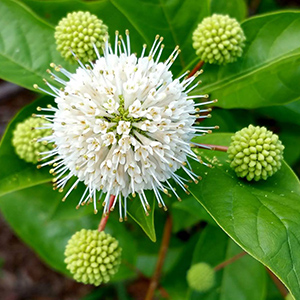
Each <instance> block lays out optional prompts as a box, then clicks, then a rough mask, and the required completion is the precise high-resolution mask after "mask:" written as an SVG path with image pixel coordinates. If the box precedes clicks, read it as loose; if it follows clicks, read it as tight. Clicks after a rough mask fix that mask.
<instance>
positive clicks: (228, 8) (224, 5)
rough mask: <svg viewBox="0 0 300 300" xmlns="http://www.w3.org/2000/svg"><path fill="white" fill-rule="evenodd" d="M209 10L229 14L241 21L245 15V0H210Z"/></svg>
mask: <svg viewBox="0 0 300 300" xmlns="http://www.w3.org/2000/svg"><path fill="white" fill-rule="evenodd" d="M210 10H211V12H212V13H217V14H223V15H226V14H227V15H229V16H230V17H231V18H235V19H237V20H238V21H242V20H244V19H245V18H246V15H247V5H246V2H245V0H233V1H220V0H211V1H210Z"/></svg>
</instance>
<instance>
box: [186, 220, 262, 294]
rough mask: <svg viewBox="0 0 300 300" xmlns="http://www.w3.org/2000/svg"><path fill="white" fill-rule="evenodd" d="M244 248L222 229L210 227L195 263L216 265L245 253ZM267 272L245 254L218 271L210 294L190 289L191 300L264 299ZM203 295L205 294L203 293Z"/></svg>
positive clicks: (200, 240) (203, 236) (197, 246)
mask: <svg viewBox="0 0 300 300" xmlns="http://www.w3.org/2000/svg"><path fill="white" fill-rule="evenodd" d="M241 251H242V249H241V248H240V247H239V246H238V245H236V244H235V243H234V242H233V241H232V240H230V239H229V238H228V237H227V236H226V234H224V232H222V231H221V230H220V229H219V228H217V227H213V226H208V227H206V228H205V230H204V231H203V233H202V235H201V236H200V239H199V241H198V243H197V245H196V247H195V250H194V254H193V261H192V264H196V263H198V262H206V263H208V264H210V265H211V266H212V267H215V266H217V265H218V264H220V263H222V262H224V261H226V260H228V259H230V258H232V257H234V256H235V255H237V254H239V253H241ZM266 275H267V274H266V271H265V269H264V267H263V266H262V265H261V264H260V263H259V262H258V261H256V260H255V259H253V258H252V257H250V256H248V255H247V256H243V257H241V258H239V259H238V260H236V261H235V262H233V263H232V264H230V265H228V266H226V267H225V268H224V269H223V270H220V271H217V273H216V285H215V286H214V288H213V289H212V290H210V291H208V292H206V293H203V294H200V293H197V292H193V291H189V292H190V293H191V294H190V297H189V299H190V300H193V299H194V300H196V299H203V300H208V299H210V300H217V299H218V300H232V299H239V300H253V299H255V300H264V299H265V290H266V283H267V281H266V279H267V277H266ZM200 295H201V296H200Z"/></svg>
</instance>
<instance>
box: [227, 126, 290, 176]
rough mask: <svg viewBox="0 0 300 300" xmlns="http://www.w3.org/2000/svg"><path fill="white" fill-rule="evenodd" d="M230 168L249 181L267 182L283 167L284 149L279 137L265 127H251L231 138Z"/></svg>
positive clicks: (229, 150) (229, 151) (229, 149)
mask: <svg viewBox="0 0 300 300" xmlns="http://www.w3.org/2000/svg"><path fill="white" fill-rule="evenodd" d="M231 140H232V142H231V144H230V146H229V148H228V157H229V159H230V160H231V163H230V166H231V167H232V168H233V169H234V170H235V172H236V174H237V176H239V177H246V178H247V180H249V181H250V180H253V179H254V180H255V181H258V180H260V179H264V180H266V179H267V178H268V177H269V176H272V175H273V174H274V173H275V172H277V171H278V170H279V169H280V167H281V161H282V159H283V149H284V146H283V145H282V143H281V141H280V140H279V138H278V136H277V135H276V134H274V133H273V132H272V131H269V130H267V129H266V128H265V127H259V126H256V127H255V126H253V125H249V127H246V128H243V129H242V130H240V131H238V132H236V133H235V134H234V135H233V136H232V137H231Z"/></svg>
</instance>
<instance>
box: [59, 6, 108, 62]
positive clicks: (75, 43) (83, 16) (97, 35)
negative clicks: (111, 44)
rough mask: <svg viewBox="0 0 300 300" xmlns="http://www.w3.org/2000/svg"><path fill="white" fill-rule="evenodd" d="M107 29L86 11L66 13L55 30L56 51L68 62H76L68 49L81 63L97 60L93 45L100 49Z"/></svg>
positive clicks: (100, 21)
mask: <svg viewBox="0 0 300 300" xmlns="http://www.w3.org/2000/svg"><path fill="white" fill-rule="evenodd" d="M107 29H108V28H107V26H106V25H105V24H103V21H102V20H100V19H98V18H97V17H96V16H95V15H92V14H90V12H88V11H86V12H83V11H78V12H73V13H68V14H67V16H66V17H65V18H63V19H61V20H60V21H59V23H58V25H57V26H56V28H55V34H54V37H55V40H56V44H57V50H58V51H59V52H60V53H61V55H62V56H63V57H64V58H66V59H67V60H69V61H70V62H75V61H76V59H75V57H74V56H73V54H72V53H71V51H70V49H71V50H72V51H73V52H74V53H75V54H76V56H77V57H78V58H79V59H80V61H81V62H83V63H86V62H89V61H93V60H95V59H96V58H97V55H96V52H95V50H94V47H93V44H94V45H95V46H96V47H97V48H98V49H99V50H100V49H101V48H102V46H103V45H104V37H105V36H106V35H107V34H108V31H107Z"/></svg>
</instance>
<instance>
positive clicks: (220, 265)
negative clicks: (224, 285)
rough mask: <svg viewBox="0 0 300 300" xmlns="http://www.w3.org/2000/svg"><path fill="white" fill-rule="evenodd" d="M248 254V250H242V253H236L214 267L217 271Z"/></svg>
mask: <svg viewBox="0 0 300 300" xmlns="http://www.w3.org/2000/svg"><path fill="white" fill-rule="evenodd" d="M246 254H247V252H246V251H243V252H241V253H239V254H237V255H235V256H233V257H231V258H229V259H228V260H225V261H223V262H222V263H220V264H219V265H217V266H216V267H215V268H214V269H215V271H219V270H221V269H223V268H225V267H226V266H228V265H230V264H232V263H233V262H235V261H236V260H238V259H240V258H241V257H243V256H244V255H246Z"/></svg>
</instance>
